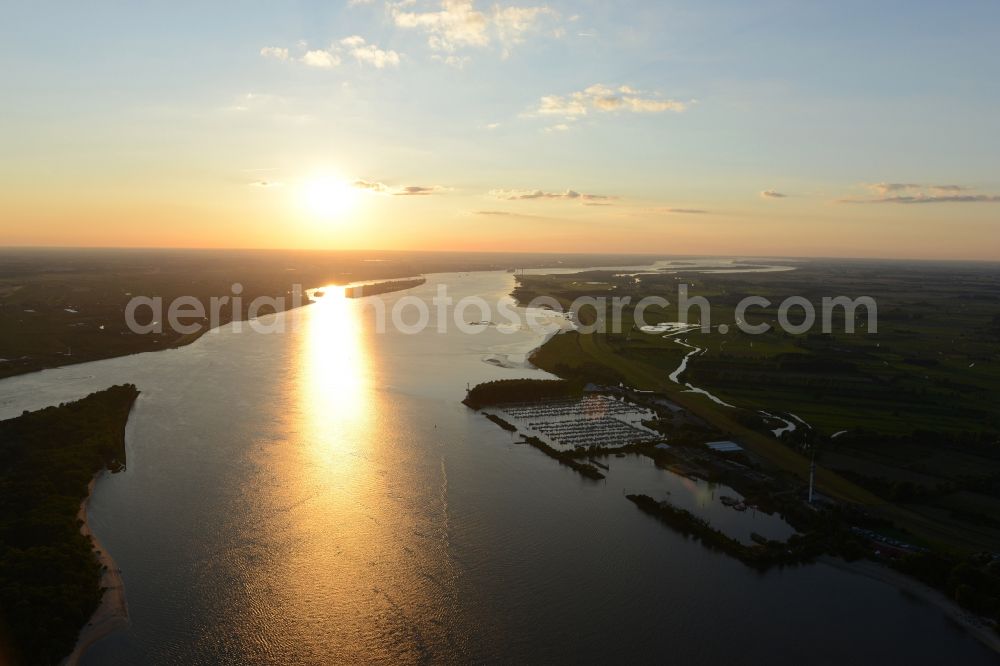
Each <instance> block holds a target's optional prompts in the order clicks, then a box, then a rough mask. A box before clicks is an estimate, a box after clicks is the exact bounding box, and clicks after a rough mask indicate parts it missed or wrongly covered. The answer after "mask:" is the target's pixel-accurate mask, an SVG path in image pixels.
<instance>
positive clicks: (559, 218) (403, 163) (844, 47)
mask: <svg viewBox="0 0 1000 666" xmlns="http://www.w3.org/2000/svg"><path fill="white" fill-rule="evenodd" d="M524 2H525V3H526V4H517V5H514V4H508V3H507V2H499V3H497V4H494V3H492V2H490V3H488V2H484V1H482V0H476V1H472V0H445V1H444V2H440V1H424V0H403V1H401V2H384V1H380V0H351V1H348V2H289V3H278V2H271V1H268V2H252V1H247V2H239V3H232V2H227V3H212V2H180V1H176V0H175V1H172V2H149V3H147V2H141V3H140V2H103V1H99V0H95V1H94V2H77V3H70V2H59V3H54V2H43V1H34V2H24V1H14V2H8V3H5V5H4V18H3V21H2V24H0V63H2V66H0V88H2V90H3V91H4V94H3V100H4V102H3V105H2V106H0V244H4V245H91V246H95V245H96V246H174V247H206V246H210V247H318V248H346V249H351V248H384V249H442V250H491V249H499V250H525V251H567V252H575V251H615V252H618V251H636V252H656V253H671V254H748V255H796V256H875V257H880V256H881V257H915V258H972V259H1000V76H998V71H1000V48H998V46H997V26H998V25H1000V4H998V3H997V2H995V0H987V1H983V2H973V1H969V2H958V3H942V2H916V1H912V0H911V1H907V2H878V3H871V2H853V1H846V2H836V3H834V2H792V1H786V2H761V3H747V2H735V1H734V2H711V3H706V2H628V1H623V2H608V1H606V0H601V1H596V0H595V1H590V0H584V1H576V2H568V1H567V2H559V1H553V2H549V3H547V4H537V5H535V4H531V3H532V0H524Z"/></svg>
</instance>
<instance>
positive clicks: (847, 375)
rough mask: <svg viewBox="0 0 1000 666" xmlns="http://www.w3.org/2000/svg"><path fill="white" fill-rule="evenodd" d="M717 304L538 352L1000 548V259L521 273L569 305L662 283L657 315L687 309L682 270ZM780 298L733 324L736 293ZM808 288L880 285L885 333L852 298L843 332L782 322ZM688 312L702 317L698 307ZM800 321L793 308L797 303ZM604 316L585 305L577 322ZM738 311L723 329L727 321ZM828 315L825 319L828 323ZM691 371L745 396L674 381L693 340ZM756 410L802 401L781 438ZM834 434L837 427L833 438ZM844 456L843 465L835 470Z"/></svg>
mask: <svg viewBox="0 0 1000 666" xmlns="http://www.w3.org/2000/svg"><path fill="white" fill-rule="evenodd" d="M681 282H684V283H686V284H689V285H691V288H690V289H691V295H692V296H704V297H706V298H708V300H709V301H710V303H711V312H710V317H711V322H710V323H711V325H712V327H713V328H712V330H711V332H709V333H702V332H701V331H700V330H699V331H694V332H690V333H684V334H680V335H677V336H669V335H664V334H660V333H656V334H651V333H643V332H641V331H639V330H638V329H637V328H636V326H635V321H634V318H633V312H632V310H631V309H630V308H628V307H626V309H625V311H624V318H623V321H624V325H623V327H622V328H621V330H620V331H619V332H610V333H607V334H590V335H584V334H576V333H570V334H564V335H560V336H557V337H555V338H553V339H552V340H551V341H549V342H548V343H547V344H546V345H545V346H544V347H543V348H542V349H541V350H539V351H538V352H537V353H536V355H535V356H534V358H533V361H534V362H535V363H536V364H538V365H539V366H540V367H543V368H545V369H547V370H550V371H552V372H554V373H556V374H559V375H561V376H566V377H582V378H591V379H593V380H599V381H616V380H620V381H623V382H625V383H627V384H629V385H632V386H635V387H637V388H643V389H654V390H657V391H660V392H663V393H665V394H667V395H668V396H669V397H670V399H671V400H674V401H675V402H677V403H679V404H681V405H682V406H684V407H685V408H686V409H688V410H689V411H690V412H691V413H693V414H695V415H697V416H699V417H701V418H703V419H704V420H705V421H707V422H709V423H710V424H712V425H713V426H714V427H716V428H717V429H718V430H720V431H721V432H723V433H725V434H726V435H727V436H730V437H732V438H734V439H737V440H739V441H741V442H742V443H744V444H745V445H746V446H747V447H748V448H749V449H751V450H752V451H754V452H756V453H757V454H759V455H761V456H762V457H764V458H766V459H767V460H769V461H771V462H772V463H773V464H774V465H775V466H776V467H778V468H780V469H782V470H785V471H787V472H789V473H792V474H795V475H797V476H798V477H800V478H805V476H806V475H807V474H808V461H807V458H806V455H804V453H803V451H804V450H805V449H806V447H807V446H808V447H810V448H809V449H808V450H818V451H820V454H819V455H820V467H821V469H820V471H819V473H818V485H819V487H820V489H821V490H822V491H823V492H825V493H827V494H829V495H831V496H833V497H837V498H840V499H844V500H849V501H853V502H857V503H861V504H866V505H868V506H871V507H877V510H878V511H879V512H880V513H882V514H883V515H885V516H887V517H890V518H891V519H892V520H893V521H894V522H896V523H897V524H900V525H901V526H904V527H905V528H906V529H908V530H909V531H910V532H912V533H913V534H916V535H919V537H920V538H921V539H923V540H924V541H926V542H928V543H930V542H933V543H936V544H940V545H944V546H945V547H953V548H959V549H965V550H969V549H977V548H978V549H989V550H992V551H994V552H1000V521H997V520H996V519H994V518H993V517H992V516H993V515H994V514H995V509H996V508H997V506H998V504H997V503H998V502H1000V434H998V433H1000V400H997V397H998V396H1000V363H998V361H1000V267H998V266H997V265H989V264H940V263H935V264H921V263H912V262H911V263H903V262H887V263H875V262H806V263H801V264H798V268H797V270H795V271H790V272H782V273H755V274H704V273H697V272H690V273H687V274H685V273H684V272H683V271H682V272H680V273H664V274H661V275H652V276H650V275H643V276H641V278H640V281H636V279H635V278H633V277H631V276H622V275H616V274H614V273H608V272H591V273H587V274H577V275H547V276H526V277H522V278H520V282H519V287H518V289H517V292H516V294H515V295H516V296H517V297H518V298H519V300H520V301H521V302H522V303H524V302H527V301H530V299H531V298H533V297H534V296H537V295H542V294H544V295H549V296H553V297H555V298H556V299H557V300H558V301H559V302H560V303H561V304H562V305H563V307H566V308H568V307H569V305H570V303H571V302H572V301H573V300H574V299H576V298H578V297H580V296H593V297H598V296H619V297H625V296H629V297H631V298H632V303H633V304H634V303H636V302H638V300H639V299H641V298H643V297H645V296H651V295H655V296H661V297H665V298H667V299H668V300H669V301H671V303H672V305H671V306H668V307H666V308H663V309H656V308H652V309H650V310H649V311H648V314H647V317H646V322H645V323H647V324H655V323H660V322H672V321H678V319H679V313H678V309H677V306H676V304H675V303H676V301H677V300H678V299H677V285H678V284H679V283H681ZM751 294H752V295H760V296H764V297H766V298H768V299H769V300H770V301H771V302H772V305H771V306H770V307H767V308H763V309H756V310H753V311H752V312H753V314H752V315H750V314H748V315H747V320H748V321H749V322H750V323H753V324H757V323H762V322H764V323H770V324H771V325H772V326H773V327H774V328H772V330H771V331H769V332H767V333H765V334H762V335H750V334H746V333H743V332H741V331H739V330H737V327H736V326H735V325H734V324H735V308H736V304H737V303H738V302H739V300H740V299H741V298H743V297H744V296H747V295H751ZM793 295H801V296H804V297H805V298H807V299H808V300H809V301H810V302H811V303H814V304H816V306H817V310H819V304H820V303H821V299H822V298H823V297H824V296H829V297H835V296H840V295H846V296H849V297H851V298H856V297H858V296H871V297H872V298H874V299H875V301H876V303H877V317H878V319H877V332H873V331H869V330H868V328H867V327H868V325H870V324H871V322H870V321H868V320H867V318H866V317H865V316H864V315H865V314H866V312H865V310H864V309H861V310H859V311H858V312H857V313H856V314H859V315H861V316H859V317H857V320H856V322H855V323H856V329H855V330H856V332H855V333H853V334H851V333H847V332H846V330H845V329H846V326H845V322H844V318H843V314H842V312H841V313H840V314H839V318H838V317H837V316H835V317H834V318H833V319H832V323H833V331H832V333H829V334H824V333H821V332H819V331H818V330H812V331H808V332H805V333H803V334H799V335H793V334H791V333H786V332H784V331H780V330H775V329H776V328H777V326H776V324H777V318H778V312H777V304H778V303H779V302H780V301H781V300H783V299H785V298H787V297H788V296H793ZM691 314H692V317H691V318H690V321H692V322H694V323H701V319H700V312H699V311H698V310H697V309H693V310H691ZM792 320H793V322H794V321H797V318H796V317H794V316H793V317H792ZM592 322H593V314H592V313H588V311H587V310H584V311H583V312H582V313H581V323H584V324H587V323H592ZM719 324H728V325H729V326H730V331H729V332H727V333H725V334H723V333H721V332H719V329H718V328H717V327H718V325H719ZM817 329H818V325H817ZM678 339H679V340H682V341H684V342H686V343H687V344H689V345H691V346H694V347H698V348H701V349H704V352H703V353H700V354H698V355H696V356H693V357H692V358H691V359H690V361H689V363H688V366H687V370H686V372H684V374H683V375H682V378H681V379H682V381H683V382H686V383H687V382H689V383H691V384H693V385H695V386H697V387H700V388H703V389H706V390H708V391H710V392H711V393H712V394H714V395H715V396H717V397H718V398H720V399H722V400H723V401H725V402H727V403H730V404H732V405H734V406H735V407H736V409H730V408H727V407H723V406H720V405H718V404H716V403H714V402H712V401H711V400H709V399H707V398H705V397H704V396H701V395H698V394H695V393H690V392H688V391H687V388H686V387H685V386H683V385H681V384H677V383H675V382H672V381H670V380H669V375H670V374H671V373H672V372H673V371H674V370H675V369H677V367H678V364H679V363H680V362H681V360H682V358H683V357H684V356H685V355H686V354H687V353H688V352H689V351H691V349H690V348H688V347H684V346H682V345H679V344H677V343H676V340H678ZM759 410H766V411H768V412H770V413H775V414H779V415H784V416H785V417H786V418H791V417H790V416H789V415H791V414H794V415H795V416H797V417H800V418H801V419H803V420H804V421H806V422H807V423H808V424H809V425H810V426H811V428H808V429H807V428H804V427H800V428H798V430H797V431H796V432H795V433H793V434H791V435H785V436H784V437H783V439H782V440H781V441H779V439H778V438H776V437H774V436H773V435H772V434H771V432H770V428H769V426H767V425H765V424H764V423H763V422H762V421H761V420H760V418H759V416H758V415H757V413H758V411H759ZM835 433H841V434H840V435H839V436H838V437H837V438H836V439H831V436H832V435H834V434H835ZM833 470H836V472H834V471H833Z"/></svg>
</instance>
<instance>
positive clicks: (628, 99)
mask: <svg viewBox="0 0 1000 666" xmlns="http://www.w3.org/2000/svg"><path fill="white" fill-rule="evenodd" d="M687 108H688V104H687V103H686V102H678V101H676V100H672V99H661V98H659V97H656V96H652V95H648V94H646V93H644V92H642V91H640V90H636V89H634V88H631V87H629V86H618V87H617V88H612V87H609V86H606V85H603V84H600V83H596V84H594V85H592V86H590V87H589V88H586V89H584V90H581V91H579V92H574V93H570V94H568V95H547V96H545V97H542V99H541V100H540V101H539V103H538V108H537V110H536V113H538V114H539V115H543V116H556V115H557V116H567V117H575V116H584V115H587V114H588V113H590V112H591V111H597V112H600V113H609V112H612V111H628V112H631V113H663V112H665V111H674V112H676V113H679V112H681V111H685V110H686V109H687Z"/></svg>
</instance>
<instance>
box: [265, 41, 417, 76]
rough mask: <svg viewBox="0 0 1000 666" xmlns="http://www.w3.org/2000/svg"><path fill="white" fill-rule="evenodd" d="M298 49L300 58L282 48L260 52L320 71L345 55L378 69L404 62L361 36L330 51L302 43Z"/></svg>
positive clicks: (336, 64) (335, 45)
mask: <svg viewBox="0 0 1000 666" xmlns="http://www.w3.org/2000/svg"><path fill="white" fill-rule="evenodd" d="M298 48H299V52H300V53H302V56H301V57H299V58H292V57H291V53H290V51H289V49H287V48H285V47H282V46H265V47H264V48H262V49H261V50H260V55H261V56H262V57H264V58H273V59H275V60H282V61H297V62H300V63H302V64H303V65H306V66H307V67H317V68H319V69H332V68H333V67H337V66H338V65H340V63H341V61H342V56H343V55H345V54H346V55H348V56H351V57H353V58H354V59H355V60H356V61H358V62H359V63H362V64H365V65H371V66H372V67H375V68H376V69H384V68H386V67H398V66H399V63H400V61H401V60H402V56H401V54H399V53H397V52H396V51H392V50H389V49H381V48H379V47H378V45H376V44H369V43H368V42H367V41H366V40H365V38H364V37H362V36H360V35H351V36H349V37H344V38H343V39H341V40H340V41H339V42H338V43H336V44H333V45H332V46H330V48H328V49H309V48H308V46H307V45H306V43H305V42H300V43H299V45H298Z"/></svg>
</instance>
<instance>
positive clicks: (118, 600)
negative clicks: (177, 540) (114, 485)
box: [63, 471, 128, 666]
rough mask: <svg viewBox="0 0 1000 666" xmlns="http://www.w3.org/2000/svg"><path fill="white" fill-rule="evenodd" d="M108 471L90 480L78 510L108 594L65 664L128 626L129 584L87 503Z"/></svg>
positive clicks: (71, 665) (71, 663) (69, 665)
mask: <svg viewBox="0 0 1000 666" xmlns="http://www.w3.org/2000/svg"><path fill="white" fill-rule="evenodd" d="M105 473H106V472H104V471H102V472H99V473H98V474H96V475H95V476H94V478H93V479H91V480H90V484H89V485H88V486H87V497H86V498H84V500H83V502H81V503H80V511H79V512H78V513H77V517H78V518H79V519H80V520H82V521H83V525H82V526H81V527H80V533H81V534H83V535H84V536H87V537H89V538H90V542H91V543H92V544H93V546H94V550H95V551H96V553H97V559H98V560H99V561H100V563H101V566H102V568H103V570H102V573H101V587H103V588H104V595H103V596H102V597H101V604H100V605H99V606H98V607H97V610H96V611H94V614H93V615H92V616H91V618H90V620H89V621H88V622H87V624H86V625H85V626H84V627H83V628H82V629H81V630H80V635H79V637H78V638H77V639H76V645H75V646H74V647H73V652H71V653H70V654H69V656H68V657H66V659H65V660H63V665H64V666H76V664H78V663H79V661H80V658H81V657H82V656H83V654H84V653H85V652H86V651H87V649H88V648H89V647H90V646H91V645H93V644H94V643H96V642H97V641H99V640H100V639H102V638H104V637H105V636H107V635H108V634H110V633H111V632H113V631H115V630H117V629H122V628H124V627H127V626H128V606H127V604H126V602H125V585H124V583H123V582H122V577H121V574H120V573H119V571H118V566H117V565H116V564H115V561H114V560H113V559H111V556H110V555H109V554H108V551H107V550H105V549H104V547H103V546H102V545H101V543H100V541H98V540H97V537H96V536H95V535H94V533H93V532H92V531H91V529H90V523H89V522H88V519H87V506H88V505H89V503H90V496H91V494H93V492H94V484H95V483H96V482H97V479H98V477H99V476H100V475H101V474H105Z"/></svg>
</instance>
